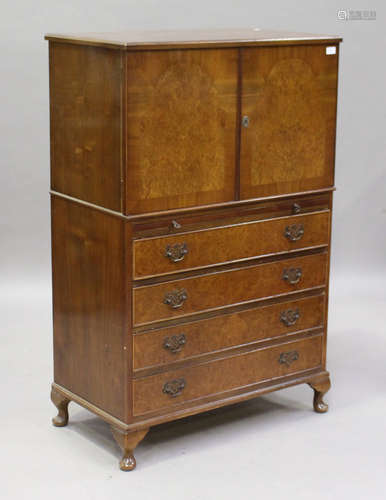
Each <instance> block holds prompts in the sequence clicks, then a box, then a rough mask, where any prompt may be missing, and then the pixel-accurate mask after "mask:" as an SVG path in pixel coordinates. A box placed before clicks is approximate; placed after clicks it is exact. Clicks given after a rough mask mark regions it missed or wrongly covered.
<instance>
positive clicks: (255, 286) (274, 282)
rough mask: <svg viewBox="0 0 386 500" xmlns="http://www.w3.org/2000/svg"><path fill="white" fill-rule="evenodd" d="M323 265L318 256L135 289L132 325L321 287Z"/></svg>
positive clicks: (324, 255)
mask: <svg viewBox="0 0 386 500" xmlns="http://www.w3.org/2000/svg"><path fill="white" fill-rule="evenodd" d="M326 264H327V254H326V253H321V254H314V255H307V256H304V257H295V258H292V259H284V260H280V261H275V262H269V263H265V264H257V265H253V266H245V267H242V268H238V269H231V270H226V271H222V272H214V273H209V274H204V275H201V276H197V277H193V278H185V279H181V280H173V281H168V282H166V283H161V284H156V285H147V286H137V287H135V288H134V290H133V322H134V325H142V324H146V323H152V322H155V321H163V320H168V319H172V318H176V317H180V316H186V315H190V314H195V313H198V312H202V311H207V310H213V309H217V308H221V307H224V306H230V305H235V304H240V303H243V302H251V301H253V300H257V299H262V298H265V297H273V296H276V295H281V294H287V293H289V292H294V291H299V290H305V289H310V288H314V287H318V286H323V285H325V283H326V273H327V265H326Z"/></svg>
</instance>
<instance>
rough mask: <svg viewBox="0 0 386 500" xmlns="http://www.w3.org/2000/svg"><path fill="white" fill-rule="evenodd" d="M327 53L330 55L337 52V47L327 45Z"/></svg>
mask: <svg viewBox="0 0 386 500" xmlns="http://www.w3.org/2000/svg"><path fill="white" fill-rule="evenodd" d="M326 54H327V55H328V56H330V55H331V54H336V47H326Z"/></svg>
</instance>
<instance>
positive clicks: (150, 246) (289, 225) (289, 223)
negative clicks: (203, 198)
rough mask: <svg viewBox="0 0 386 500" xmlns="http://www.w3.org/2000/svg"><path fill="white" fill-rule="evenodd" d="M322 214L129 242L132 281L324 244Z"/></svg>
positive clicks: (325, 230)
mask: <svg viewBox="0 0 386 500" xmlns="http://www.w3.org/2000/svg"><path fill="white" fill-rule="evenodd" d="M329 221H330V212H329V211H328V210H325V211H322V212H318V213H314V214H304V215H296V216H292V217H278V218H276V219H270V220H257V221H256V220H253V221H248V222H244V223H241V224H233V225H232V224H231V225H226V224H224V225H223V226H221V227H214V228H210V229H201V230H197V231H192V232H186V233H183V234H174V235H173V234H172V235H168V236H163V237H152V238H144V239H139V240H136V241H134V243H133V245H134V248H133V269H134V271H133V273H134V279H141V278H148V277H151V276H157V275H163V274H169V273H175V272H180V271H186V270H191V269H196V268H200V267H206V266H212V265H215V264H222V263H227V262H234V261H237V260H244V259H250V258H253V257H256V256H262V255H272V254H279V253H284V252H290V251H291V250H302V249H306V248H310V247H317V246H321V245H327V244H328V238H329Z"/></svg>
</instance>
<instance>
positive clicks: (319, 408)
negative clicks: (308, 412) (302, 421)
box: [309, 377, 331, 413]
mask: <svg viewBox="0 0 386 500" xmlns="http://www.w3.org/2000/svg"><path fill="white" fill-rule="evenodd" d="M309 386H310V387H311V388H312V389H314V410H315V411H316V413H326V412H327V411H328V404H327V403H325V402H324V401H323V396H324V395H325V394H326V392H327V391H328V390H329V389H330V387H331V382H330V378H329V377H327V378H326V379H324V380H322V381H317V382H310V383H309Z"/></svg>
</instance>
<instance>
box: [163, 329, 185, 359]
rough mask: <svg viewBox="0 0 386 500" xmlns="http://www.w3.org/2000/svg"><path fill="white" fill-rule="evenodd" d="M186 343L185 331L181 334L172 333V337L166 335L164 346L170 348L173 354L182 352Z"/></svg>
mask: <svg viewBox="0 0 386 500" xmlns="http://www.w3.org/2000/svg"><path fill="white" fill-rule="evenodd" d="M185 344H186V337H185V334H184V333H180V334H179V335H172V336H171V337H165V338H164V343H163V346H164V348H165V349H166V350H168V349H169V350H170V352H172V353H173V354H177V352H180V351H181V350H182V348H183V347H184V345H185Z"/></svg>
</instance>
